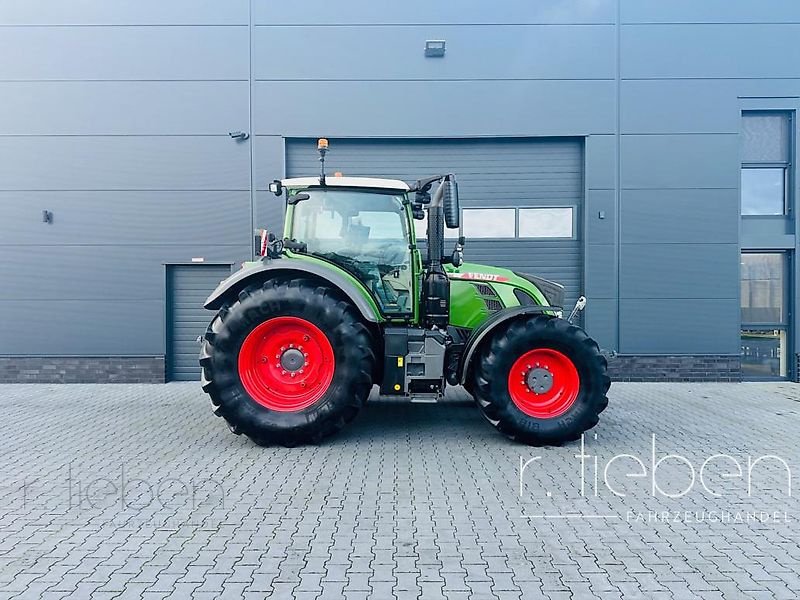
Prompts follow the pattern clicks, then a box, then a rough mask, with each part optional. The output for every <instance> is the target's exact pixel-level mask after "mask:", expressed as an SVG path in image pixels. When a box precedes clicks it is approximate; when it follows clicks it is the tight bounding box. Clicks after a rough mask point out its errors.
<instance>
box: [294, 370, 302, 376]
mask: <svg viewBox="0 0 800 600" xmlns="http://www.w3.org/2000/svg"><path fill="white" fill-rule="evenodd" d="M302 372H303V369H300V370H299V371H298V373H302ZM292 377H294V374H292Z"/></svg>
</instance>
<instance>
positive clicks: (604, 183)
mask: <svg viewBox="0 0 800 600" xmlns="http://www.w3.org/2000/svg"><path fill="white" fill-rule="evenodd" d="M616 175H617V136H615V135H590V136H588V137H587V138H586V176H585V178H586V187H587V189H590V190H613V189H615V188H616Z"/></svg>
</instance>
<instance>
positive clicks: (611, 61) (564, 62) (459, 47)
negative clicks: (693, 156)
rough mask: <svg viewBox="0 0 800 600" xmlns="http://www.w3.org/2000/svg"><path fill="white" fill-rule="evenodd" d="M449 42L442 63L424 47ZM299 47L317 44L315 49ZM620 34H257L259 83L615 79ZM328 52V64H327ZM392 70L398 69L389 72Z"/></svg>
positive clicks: (426, 29) (388, 29) (395, 30)
mask: <svg viewBox="0 0 800 600" xmlns="http://www.w3.org/2000/svg"><path fill="white" fill-rule="evenodd" d="M430 39H444V40H446V42H447V54H446V57H445V58H444V59H442V60H436V59H431V58H426V57H425V55H424V52H423V50H424V48H425V40H430ZM298 40H314V43H313V44H304V43H298ZM614 40H615V29H614V27H613V26H611V25H602V26H596V27H588V26H585V25H575V26H568V25H565V26H558V27H555V26H551V25H526V26H519V25H488V26H487V25H438V26H433V25H427V26H413V27H408V26H385V27H363V26H357V25H354V26H324V27H257V28H256V29H255V55H256V56H257V57H274V56H280V55H281V54H282V53H284V52H286V49H287V48H291V60H268V59H265V60H257V61H256V63H255V65H256V68H255V77H256V79H260V80H296V79H318V80H332V79H335V80H362V79H366V80H398V79H400V80H409V79H411V80H418V79H429V80H443V79H548V78H555V79H613V78H614V75H615V69H616V58H615V54H614ZM320 48H325V60H324V61H321V60H320ZM388 65H391V68H387V66H388Z"/></svg>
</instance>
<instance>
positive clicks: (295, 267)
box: [203, 259, 383, 323]
mask: <svg viewBox="0 0 800 600" xmlns="http://www.w3.org/2000/svg"><path fill="white" fill-rule="evenodd" d="M309 275H310V276H312V277H313V278H315V279H319V280H322V281H323V282H325V283H327V284H328V285H330V286H332V287H334V288H336V289H338V290H339V291H340V292H341V293H342V294H343V295H345V296H346V297H347V298H348V299H349V300H350V301H351V302H352V303H353V306H355V307H356V308H357V309H358V312H360V313H361V316H362V317H364V319H365V320H366V321H368V322H370V323H379V322H380V321H382V320H383V319H382V318H381V316H380V313H379V312H378V310H377V307H375V306H373V305H371V304H370V303H369V302H368V301H367V299H366V298H365V291H364V290H361V289H359V288H358V287H357V286H356V285H355V284H354V283H353V282H351V281H349V280H348V279H347V278H346V277H344V276H342V275H341V274H340V273H338V272H336V271H335V270H333V269H329V268H326V267H325V266H323V265H321V264H317V263H314V262H311V261H305V260H287V259H278V260H271V261H261V262H258V263H256V264H254V265H251V266H246V267H244V268H242V269H240V270H239V271H237V272H236V273H234V274H233V275H231V276H230V277H228V278H227V279H225V280H223V281H222V282H220V284H219V285H218V286H217V289H215V290H214V291H213V292H212V293H211V295H210V296H209V297H208V299H207V300H206V301H205V304H204V305H203V306H204V307H205V308H207V309H209V310H219V309H220V308H221V307H222V305H223V304H224V303H225V301H226V300H228V299H229V298H231V297H234V298H235V297H236V296H238V295H239V292H240V291H242V290H243V289H244V288H246V287H247V286H248V285H250V284H251V283H255V282H257V281H265V280H267V279H271V278H273V277H282V276H288V277H303V276H306V277H308V276H309Z"/></svg>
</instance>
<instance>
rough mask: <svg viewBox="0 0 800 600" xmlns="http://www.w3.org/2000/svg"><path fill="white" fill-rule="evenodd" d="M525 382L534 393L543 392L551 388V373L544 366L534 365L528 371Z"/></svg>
mask: <svg viewBox="0 0 800 600" xmlns="http://www.w3.org/2000/svg"><path fill="white" fill-rule="evenodd" d="M525 383H526V384H527V385H528V387H529V388H530V390H531V391H532V392H533V393H534V394H544V393H546V392H549V391H550V390H551V389H553V375H552V373H550V371H548V370H547V369H545V368H542V367H536V368H533V369H531V370H530V371H528V375H527V377H526V378H525Z"/></svg>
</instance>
